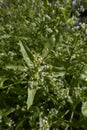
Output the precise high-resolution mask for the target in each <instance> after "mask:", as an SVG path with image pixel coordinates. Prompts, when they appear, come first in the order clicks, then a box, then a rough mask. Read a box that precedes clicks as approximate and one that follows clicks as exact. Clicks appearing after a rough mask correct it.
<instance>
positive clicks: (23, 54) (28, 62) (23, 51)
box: [18, 41, 33, 68]
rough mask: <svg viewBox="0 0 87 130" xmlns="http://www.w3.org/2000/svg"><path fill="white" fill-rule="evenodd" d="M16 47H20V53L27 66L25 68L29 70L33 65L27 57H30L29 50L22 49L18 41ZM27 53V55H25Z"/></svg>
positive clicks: (22, 46)
mask: <svg viewBox="0 0 87 130" xmlns="http://www.w3.org/2000/svg"><path fill="white" fill-rule="evenodd" d="M18 45H19V46H20V51H21V53H22V56H23V58H24V60H25V62H26V64H27V66H28V67H29V68H30V67H33V63H32V61H31V58H30V57H29V56H30V55H29V54H30V52H29V49H28V50H27V51H26V48H25V47H24V45H23V43H22V42H21V41H20V42H19V43H18ZM27 52H28V53H27Z"/></svg>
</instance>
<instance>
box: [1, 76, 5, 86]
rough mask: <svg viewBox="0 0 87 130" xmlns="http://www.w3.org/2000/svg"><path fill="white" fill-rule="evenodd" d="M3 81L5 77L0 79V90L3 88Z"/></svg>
mask: <svg viewBox="0 0 87 130" xmlns="http://www.w3.org/2000/svg"><path fill="white" fill-rule="evenodd" d="M5 80H6V78H5V77H0V88H4V87H3V84H4V82H5Z"/></svg>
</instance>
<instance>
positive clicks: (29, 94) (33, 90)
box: [27, 88, 37, 110]
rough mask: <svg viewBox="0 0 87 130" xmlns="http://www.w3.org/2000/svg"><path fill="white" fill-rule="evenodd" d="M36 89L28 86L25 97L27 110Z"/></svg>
mask: <svg viewBox="0 0 87 130" xmlns="http://www.w3.org/2000/svg"><path fill="white" fill-rule="evenodd" d="M36 91H37V89H31V88H28V98H27V109H28V110H29V108H30V107H31V105H32V104H33V100H34V97H35V94H36Z"/></svg>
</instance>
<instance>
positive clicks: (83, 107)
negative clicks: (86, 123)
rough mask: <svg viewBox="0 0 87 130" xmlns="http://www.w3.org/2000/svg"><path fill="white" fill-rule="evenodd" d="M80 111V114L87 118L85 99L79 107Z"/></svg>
mask: <svg viewBox="0 0 87 130" xmlns="http://www.w3.org/2000/svg"><path fill="white" fill-rule="evenodd" d="M81 111H82V115H83V116H84V117H85V118H87V101H86V102H84V103H83V105H82V108H81Z"/></svg>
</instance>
